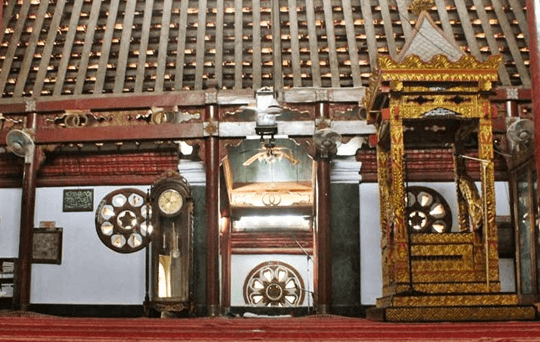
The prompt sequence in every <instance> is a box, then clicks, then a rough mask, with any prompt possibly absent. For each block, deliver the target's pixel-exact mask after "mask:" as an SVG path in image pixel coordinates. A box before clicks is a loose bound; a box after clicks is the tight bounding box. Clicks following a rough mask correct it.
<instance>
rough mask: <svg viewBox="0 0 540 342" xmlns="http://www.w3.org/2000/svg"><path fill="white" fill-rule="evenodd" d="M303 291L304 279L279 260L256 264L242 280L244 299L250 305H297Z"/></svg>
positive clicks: (300, 301)
mask: <svg viewBox="0 0 540 342" xmlns="http://www.w3.org/2000/svg"><path fill="white" fill-rule="evenodd" d="M304 292H305V289H304V281H303V280H302V277H301V276H300V274H299V273H298V271H297V270H296V269H294V267H292V266H291V265H288V264H286V263H283V262H279V261H268V262H264V263H262V264H259V265H257V266H256V267H255V268H253V270H251V272H250V273H249V275H248V276H247V278H246V280H245V282H244V300H245V303H246V304H248V305H252V306H262V307H294V306H299V305H302V303H303V302H304Z"/></svg>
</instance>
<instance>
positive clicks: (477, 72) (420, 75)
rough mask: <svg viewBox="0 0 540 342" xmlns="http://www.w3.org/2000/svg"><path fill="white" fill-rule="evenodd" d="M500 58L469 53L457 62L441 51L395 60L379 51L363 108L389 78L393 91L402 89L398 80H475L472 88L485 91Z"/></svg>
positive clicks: (493, 80) (496, 70) (492, 79)
mask: <svg viewBox="0 0 540 342" xmlns="http://www.w3.org/2000/svg"><path fill="white" fill-rule="evenodd" d="M501 61H502V56H500V55H492V56H490V57H489V58H488V59H487V60H486V61H485V62H481V61H478V60H477V59H476V58H475V57H474V56H470V55H465V56H463V57H461V58H460V59H459V60H458V61H457V62H452V61H451V60H449V59H448V57H446V56H445V55H437V56H434V57H433V58H432V59H431V60H430V61H428V62H425V61H423V60H422V59H421V58H420V57H418V56H416V55H409V56H407V57H406V58H405V59H404V60H403V61H402V62H398V61H395V60H393V59H392V58H391V57H390V56H386V55H381V56H379V57H378V60H377V70H375V71H374V72H373V74H372V76H371V78H370V80H369V87H368V90H367V91H366V95H365V97H364V99H363V104H364V106H365V107H366V109H367V110H372V109H373V108H371V106H372V105H373V103H374V102H375V98H377V96H378V95H379V89H380V87H381V85H382V84H383V83H384V82H390V86H391V88H392V90H393V91H402V90H405V89H406V88H405V87H404V86H403V85H402V84H401V83H402V82H419V81H420V82H478V88H476V89H473V90H474V91H489V90H491V88H492V82H496V81H497V79H498V68H499V64H500V63H501ZM463 90H465V89H463ZM469 90H471V89H470V88H469Z"/></svg>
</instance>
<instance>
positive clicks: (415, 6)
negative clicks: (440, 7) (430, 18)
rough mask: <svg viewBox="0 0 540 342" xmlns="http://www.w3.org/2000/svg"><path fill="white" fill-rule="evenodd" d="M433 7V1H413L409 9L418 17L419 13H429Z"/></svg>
mask: <svg viewBox="0 0 540 342" xmlns="http://www.w3.org/2000/svg"><path fill="white" fill-rule="evenodd" d="M432 7H433V0H413V2H412V4H411V6H410V7H409V9H410V10H411V12H413V13H414V14H415V15H416V16H419V15H420V13H422V12H424V11H426V12H427V11H429V10H430V9H431V8H432Z"/></svg>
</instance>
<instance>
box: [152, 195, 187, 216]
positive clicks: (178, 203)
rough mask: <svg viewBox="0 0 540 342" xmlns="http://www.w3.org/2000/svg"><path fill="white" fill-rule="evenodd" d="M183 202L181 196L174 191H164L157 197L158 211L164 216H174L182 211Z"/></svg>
mask: <svg viewBox="0 0 540 342" xmlns="http://www.w3.org/2000/svg"><path fill="white" fill-rule="evenodd" d="M183 204H184V201H183V199H182V195H180V193H179V192H178V191H176V190H173V189H169V190H165V191H163V192H162V193H161V195H159V199H158V206H159V210H161V212H163V214H165V215H174V214H176V213H178V212H179V211H180V209H182V205H183Z"/></svg>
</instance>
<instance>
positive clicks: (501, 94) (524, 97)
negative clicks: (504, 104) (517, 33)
mask: <svg viewBox="0 0 540 342" xmlns="http://www.w3.org/2000/svg"><path fill="white" fill-rule="evenodd" d="M527 8H528V6H527ZM529 34H530V33H529ZM529 49H530V44H529ZM529 51H532V50H529ZM517 91H518V98H517V100H519V101H526V102H528V101H531V100H532V99H533V97H532V94H533V90H532V89H530V88H517ZM490 100H491V101H506V100H516V99H513V98H508V93H507V92H506V88H497V89H495V96H493V97H491V98H490Z"/></svg>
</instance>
